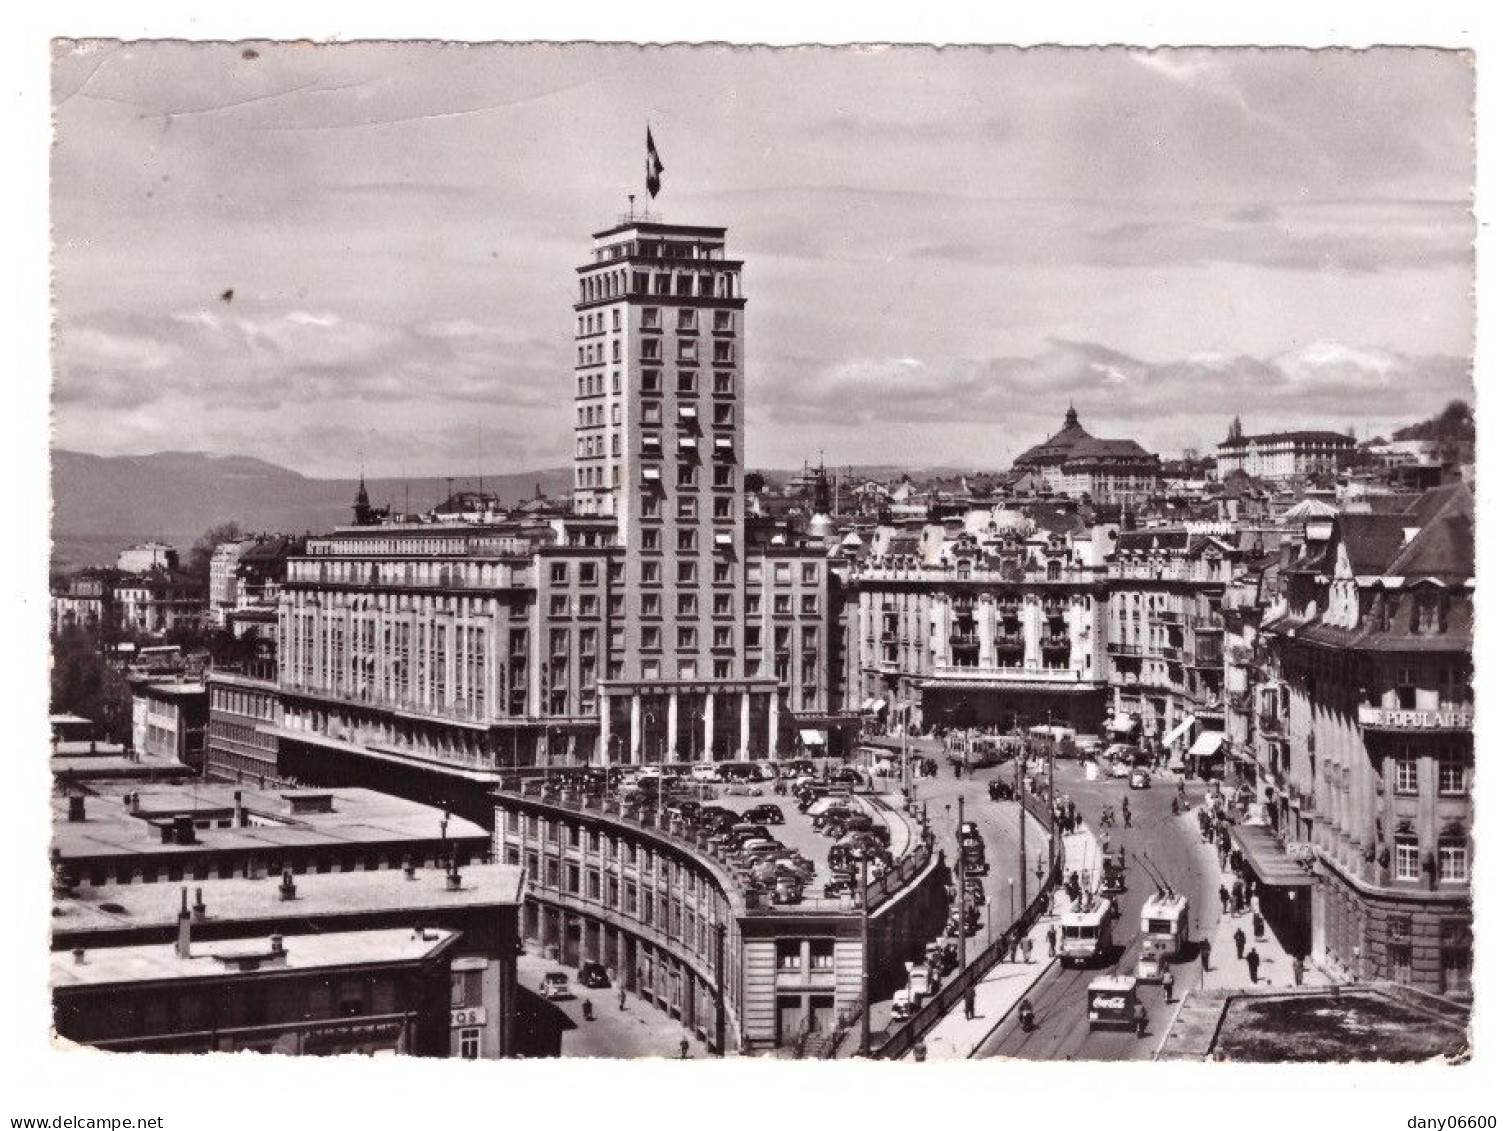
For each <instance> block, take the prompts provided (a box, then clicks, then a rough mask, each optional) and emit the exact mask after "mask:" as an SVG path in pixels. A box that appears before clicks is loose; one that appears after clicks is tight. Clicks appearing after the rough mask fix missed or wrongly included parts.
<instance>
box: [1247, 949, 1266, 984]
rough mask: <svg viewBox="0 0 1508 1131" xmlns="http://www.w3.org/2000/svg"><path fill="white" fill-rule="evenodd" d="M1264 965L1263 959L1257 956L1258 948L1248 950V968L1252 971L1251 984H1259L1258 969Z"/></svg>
mask: <svg viewBox="0 0 1508 1131" xmlns="http://www.w3.org/2000/svg"><path fill="white" fill-rule="evenodd" d="M1261 965H1262V959H1261V958H1259V957H1258V956H1257V948H1256V947H1252V948H1251V949H1250V950H1248V951H1247V952H1246V969H1247V970H1249V971H1250V972H1251V984H1252V985H1254V986H1255V985H1256V984H1257V970H1258V968H1259V967H1260V966H1261Z"/></svg>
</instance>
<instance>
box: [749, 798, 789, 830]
mask: <svg viewBox="0 0 1508 1131" xmlns="http://www.w3.org/2000/svg"><path fill="white" fill-rule="evenodd" d="M744 820H746V821H751V822H753V823H754V824H757V825H783V824H785V811H784V810H783V809H781V808H780V806H779V805H771V804H768V803H767V804H764V805H756V806H754V808H752V809H750V810H749V811H748V812H746V813H745V814H744Z"/></svg>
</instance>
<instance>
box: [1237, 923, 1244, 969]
mask: <svg viewBox="0 0 1508 1131" xmlns="http://www.w3.org/2000/svg"><path fill="white" fill-rule="evenodd" d="M1235 938H1236V961H1237V962H1240V961H1241V959H1242V957H1243V956H1244V955H1245V953H1246V932H1245V931H1243V930H1242V929H1241V928H1240V927H1237V928H1236V935H1235Z"/></svg>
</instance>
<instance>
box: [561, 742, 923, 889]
mask: <svg viewBox="0 0 1508 1131" xmlns="http://www.w3.org/2000/svg"><path fill="white" fill-rule="evenodd" d="M874 781H875V778H874V776H873V775H872V774H869V773H865V772H860V771H858V770H856V769H853V768H852V767H847V766H842V765H834V764H823V763H822V762H817V761H812V760H810V759H793V760H790V761H786V762H780V763H770V762H737V763H727V762H719V763H710V764H709V763H693V764H685V763H661V764H656V765H649V766H637V767H632V768H629V767H610V768H606V769H603V768H596V767H593V768H588V769H581V770H574V771H571V772H569V773H565V774H560V775H556V776H553V777H551V778H550V779H548V780H547V781H545V782H542V783H539V784H538V785H537V786H536V787H535V788H537V789H538V791H539V793H538V795H539V796H541V797H542V798H544V799H545V800H549V799H551V798H562V799H564V798H571V799H596V800H599V801H600V800H607V799H611V800H612V801H614V802H616V803H617V804H618V805H620V806H622V807H623V808H624V809H625V810H626V811H627V812H629V813H632V814H635V815H637V816H639V817H641V818H651V817H652V818H656V819H658V818H659V816H660V815H661V814H663V815H664V818H665V819H666V820H667V821H668V822H669V823H670V831H672V832H676V833H678V834H679V835H682V836H685V837H687V838H690V839H698V840H703V839H704V841H705V844H706V846H707V847H709V848H711V849H713V850H715V851H716V852H717V853H718V854H719V855H720V856H721V857H722V859H723V861H724V863H726V864H728V865H729V866H731V867H732V868H733V869H734V871H735V872H736V873H737V874H738V875H739V876H740V878H741V879H742V880H744V881H745V882H746V883H747V884H749V885H750V886H753V887H756V888H759V889H761V890H763V891H764V892H765V894H766V895H767V897H768V898H769V901H770V903H771V904H773V905H776V906H793V907H794V906H800V905H802V904H809V903H811V902H813V901H831V900H845V901H846V900H852V899H853V898H855V897H856V893H857V885H858V883H859V881H860V877H861V875H862V872H863V867H864V862H865V861H866V860H867V861H868V865H869V874H870V878H871V879H872V880H873V879H875V878H878V876H880V875H881V874H882V873H883V872H884V871H885V870H886V869H887V868H889V867H890V866H891V865H892V864H893V863H894V862H895V861H896V859H898V858H899V857H900V856H901V855H903V854H904V853H905V852H906V851H908V850H909V849H910V848H911V847H912V845H913V844H914V843H916V841H917V839H918V838H919V835H920V832H919V830H918V829H914V828H913V824H914V822H913V821H912V820H911V819H910V818H908V817H907V816H906V815H904V813H903V812H902V809H901V807H900V806H899V804H897V805H894V806H892V805H886V804H883V803H881V802H880V801H878V800H876V799H875V798H874V797H873V796H872V795H870V794H869V793H868V790H869V788H870V787H871V786H872V785H873V784H874Z"/></svg>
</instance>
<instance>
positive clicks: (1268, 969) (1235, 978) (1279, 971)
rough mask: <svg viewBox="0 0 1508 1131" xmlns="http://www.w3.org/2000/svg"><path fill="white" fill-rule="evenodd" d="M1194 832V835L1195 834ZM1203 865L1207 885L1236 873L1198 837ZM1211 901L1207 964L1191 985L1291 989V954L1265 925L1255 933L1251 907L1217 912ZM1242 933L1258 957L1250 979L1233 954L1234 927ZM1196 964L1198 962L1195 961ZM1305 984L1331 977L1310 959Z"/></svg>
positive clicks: (1226, 880) (1247, 990) (1325, 983)
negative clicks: (1213, 915)
mask: <svg viewBox="0 0 1508 1131" xmlns="http://www.w3.org/2000/svg"><path fill="white" fill-rule="evenodd" d="M1181 819H1183V820H1187V821H1193V820H1194V819H1195V818H1194V816H1193V814H1192V813H1190V814H1185V816H1184V817H1183V818H1181ZM1197 835H1198V834H1197V833H1196V834H1195V836H1196V837H1197ZM1195 851H1196V852H1197V853H1198V855H1199V859H1200V863H1201V865H1202V866H1203V869H1202V870H1204V872H1205V876H1206V877H1207V880H1206V882H1207V883H1208V884H1209V885H1210V888H1211V889H1214V888H1218V887H1219V886H1220V885H1221V884H1224V885H1225V886H1226V887H1227V888H1229V887H1232V886H1234V884H1235V882H1236V877H1235V875H1234V873H1232V872H1231V871H1230V870H1229V869H1228V868H1227V869H1226V870H1224V871H1221V870H1220V856H1219V853H1218V852H1217V851H1216V849H1215V846H1214V845H1213V844H1206V843H1204V842H1203V841H1202V840H1201V841H1200V842H1199V844H1198V846H1197V848H1196V850H1195ZM1212 902H1214V905H1215V908H1216V914H1217V915H1218V916H1219V918H1218V919H1217V920H1216V922H1215V924H1214V927H1213V929H1212V930H1210V931H1209V932H1208V937H1209V940H1210V968H1209V970H1208V971H1207V972H1206V971H1205V970H1203V969H1202V968H1201V969H1198V970H1197V974H1196V979H1195V982H1194V987H1193V988H1195V989H1202V990H1231V991H1236V990H1239V991H1242V992H1244V993H1262V992H1264V991H1267V990H1284V989H1292V988H1293V986H1294V985H1296V984H1297V983H1296V981H1295V977H1294V968H1293V955H1292V954H1290V953H1289V952H1288V951H1286V950H1284V949H1283V945H1282V943H1281V942H1279V940H1278V938H1277V937H1276V936H1275V935H1274V934H1273V932H1272V930H1271V929H1270V928H1269V929H1267V930H1266V931H1264V933H1263V937H1262V938H1260V939H1259V938H1257V937H1256V928H1255V926H1254V925H1253V923H1252V908H1247V909H1246V910H1245V911H1242V912H1240V913H1238V914H1230V913H1228V912H1220V911H1219V904H1218V902H1215V901H1212ZM1256 909H1257V910H1258V911H1260V910H1261V900H1260V899H1257V900H1256ZM1237 928H1239V929H1240V930H1241V933H1242V934H1243V935H1245V936H1246V950H1248V951H1250V950H1255V951H1256V952H1257V956H1258V958H1259V960H1260V962H1259V965H1258V967H1257V978H1256V981H1255V982H1253V981H1252V978H1251V972H1250V969H1249V967H1248V966H1247V964H1246V962H1245V960H1244V958H1237V957H1236V930H1237ZM1195 965H1196V967H1197V966H1198V964H1197V963H1196V964H1195ZM1303 984H1304V985H1306V986H1328V985H1330V984H1331V979H1330V977H1329V976H1328V975H1326V974H1325V973H1323V972H1322V971H1320V970H1318V969H1317V968H1316V967H1315V965H1314V963H1312V962H1310V961H1308V960H1307V959H1306V960H1305V962H1304V981H1303Z"/></svg>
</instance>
